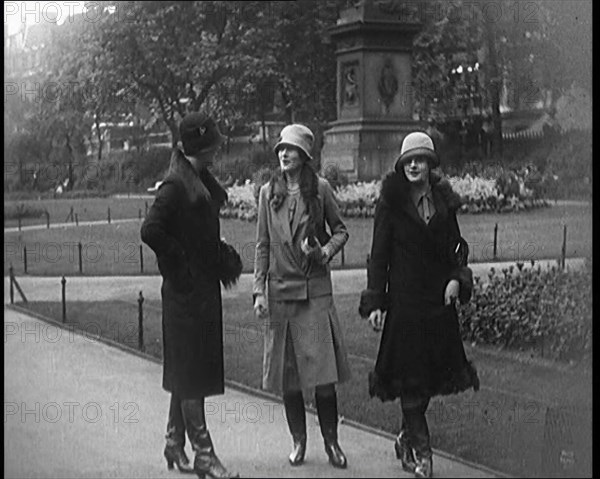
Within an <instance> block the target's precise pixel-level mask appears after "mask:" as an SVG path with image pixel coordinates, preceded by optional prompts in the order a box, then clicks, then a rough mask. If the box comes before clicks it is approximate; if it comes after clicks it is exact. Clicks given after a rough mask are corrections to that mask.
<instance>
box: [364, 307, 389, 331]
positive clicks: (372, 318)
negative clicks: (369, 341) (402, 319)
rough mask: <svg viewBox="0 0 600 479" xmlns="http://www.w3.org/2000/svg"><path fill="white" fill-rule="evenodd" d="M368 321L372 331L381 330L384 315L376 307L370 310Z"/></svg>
mask: <svg viewBox="0 0 600 479" xmlns="http://www.w3.org/2000/svg"><path fill="white" fill-rule="evenodd" d="M368 321H369V324H370V325H371V326H372V327H373V330H374V331H381V330H382V329H383V325H384V324H385V315H384V313H382V312H381V309H376V310H374V311H372V312H371V314H370V315H369V319H368Z"/></svg>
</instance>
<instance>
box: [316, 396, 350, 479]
mask: <svg viewBox="0 0 600 479" xmlns="http://www.w3.org/2000/svg"><path fill="white" fill-rule="evenodd" d="M315 399H316V403H317V415H318V416H319V426H320V427H321V434H322V435H323V442H324V443H325V452H326V453H327V456H329V462H330V463H331V465H332V466H333V467H338V468H340V469H345V468H346V467H348V460H347V459H346V455H345V454H344V452H343V451H342V449H341V448H340V445H339V444H338V435H337V423H338V411H337V397H336V394H335V389H333V392H328V393H327V394H319V392H318V389H317V393H316V394H315Z"/></svg>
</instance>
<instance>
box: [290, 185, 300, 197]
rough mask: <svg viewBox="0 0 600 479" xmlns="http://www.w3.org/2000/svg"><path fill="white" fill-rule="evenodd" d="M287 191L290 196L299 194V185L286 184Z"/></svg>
mask: <svg viewBox="0 0 600 479" xmlns="http://www.w3.org/2000/svg"><path fill="white" fill-rule="evenodd" d="M287 191H288V193H289V194H290V195H295V194H297V193H299V192H300V185H299V184H295V185H290V184H289V183H288V185H287Z"/></svg>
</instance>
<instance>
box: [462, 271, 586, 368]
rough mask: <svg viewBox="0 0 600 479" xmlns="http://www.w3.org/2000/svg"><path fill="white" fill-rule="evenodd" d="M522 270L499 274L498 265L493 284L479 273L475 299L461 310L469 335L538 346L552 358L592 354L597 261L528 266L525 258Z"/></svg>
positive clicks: (464, 332) (514, 346) (508, 344)
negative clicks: (575, 266) (577, 266)
mask: <svg viewBox="0 0 600 479" xmlns="http://www.w3.org/2000/svg"><path fill="white" fill-rule="evenodd" d="M532 266H533V262H532ZM518 269H519V271H517V270H515V269H514V267H512V266H511V267H510V268H509V269H503V270H502V274H496V272H495V271H494V269H493V268H492V269H491V270H490V273H489V282H487V283H482V282H481V281H480V278H476V281H475V287H474V290H473V297H472V299H471V301H470V302H469V303H468V304H466V305H464V306H461V307H460V310H459V319H460V324H461V332H462V336H463V339H465V340H469V341H471V342H473V343H475V344H477V343H482V344H492V345H501V346H504V347H506V348H511V349H527V350H538V351H539V352H540V353H541V355H542V356H544V357H549V358H552V359H561V360H581V359H583V358H585V357H586V356H589V355H591V351H592V267H591V263H587V264H586V265H585V267H584V268H583V269H582V270H578V271H563V270H562V269H560V268H558V267H556V266H555V267H552V268H551V269H549V270H541V269H540V268H539V267H537V268H534V267H532V268H527V269H525V268H523V264H522V263H518Z"/></svg>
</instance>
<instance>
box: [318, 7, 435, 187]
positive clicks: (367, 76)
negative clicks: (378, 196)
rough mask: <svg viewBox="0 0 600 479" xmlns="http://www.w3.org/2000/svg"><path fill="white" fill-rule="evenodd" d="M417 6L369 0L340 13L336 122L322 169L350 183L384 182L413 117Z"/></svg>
mask: <svg viewBox="0 0 600 479" xmlns="http://www.w3.org/2000/svg"><path fill="white" fill-rule="evenodd" d="M415 5H418V4H415V2H403V1H394V0H379V1H377V0H370V1H369V0H365V1H361V2H358V3H357V5H356V6H354V7H351V8H349V9H346V10H344V11H342V12H341V13H340V18H339V19H338V21H337V24H336V25H335V26H334V27H332V28H331V30H330V33H331V38H332V40H333V41H335V42H336V44H337V50H336V57H337V120H336V121H334V122H332V123H331V128H330V129H329V130H327V131H325V136H324V142H323V149H322V151H321V164H322V168H323V169H324V170H325V169H327V168H332V167H335V168H338V169H339V171H340V172H343V173H345V174H347V175H348V178H349V179H350V180H351V181H354V180H361V181H363V180H365V181H368V180H373V179H380V178H381V177H382V176H383V175H384V174H385V173H387V172H388V171H389V170H390V169H391V167H392V166H393V162H394V160H395V159H396V157H397V156H398V154H399V152H400V145H401V143H402V140H403V138H404V136H406V134H408V133H409V132H410V131H412V130H414V129H415V128H422V127H423V125H421V124H420V123H418V122H416V121H414V120H413V118H412V112H413V107H412V97H413V91H412V83H411V80H412V76H411V55H412V42H413V38H414V36H415V35H416V34H417V33H418V32H419V30H420V28H421V23H420V21H419V17H418V14H416V13H418V12H415V11H414V10H410V7H414V6H415Z"/></svg>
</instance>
